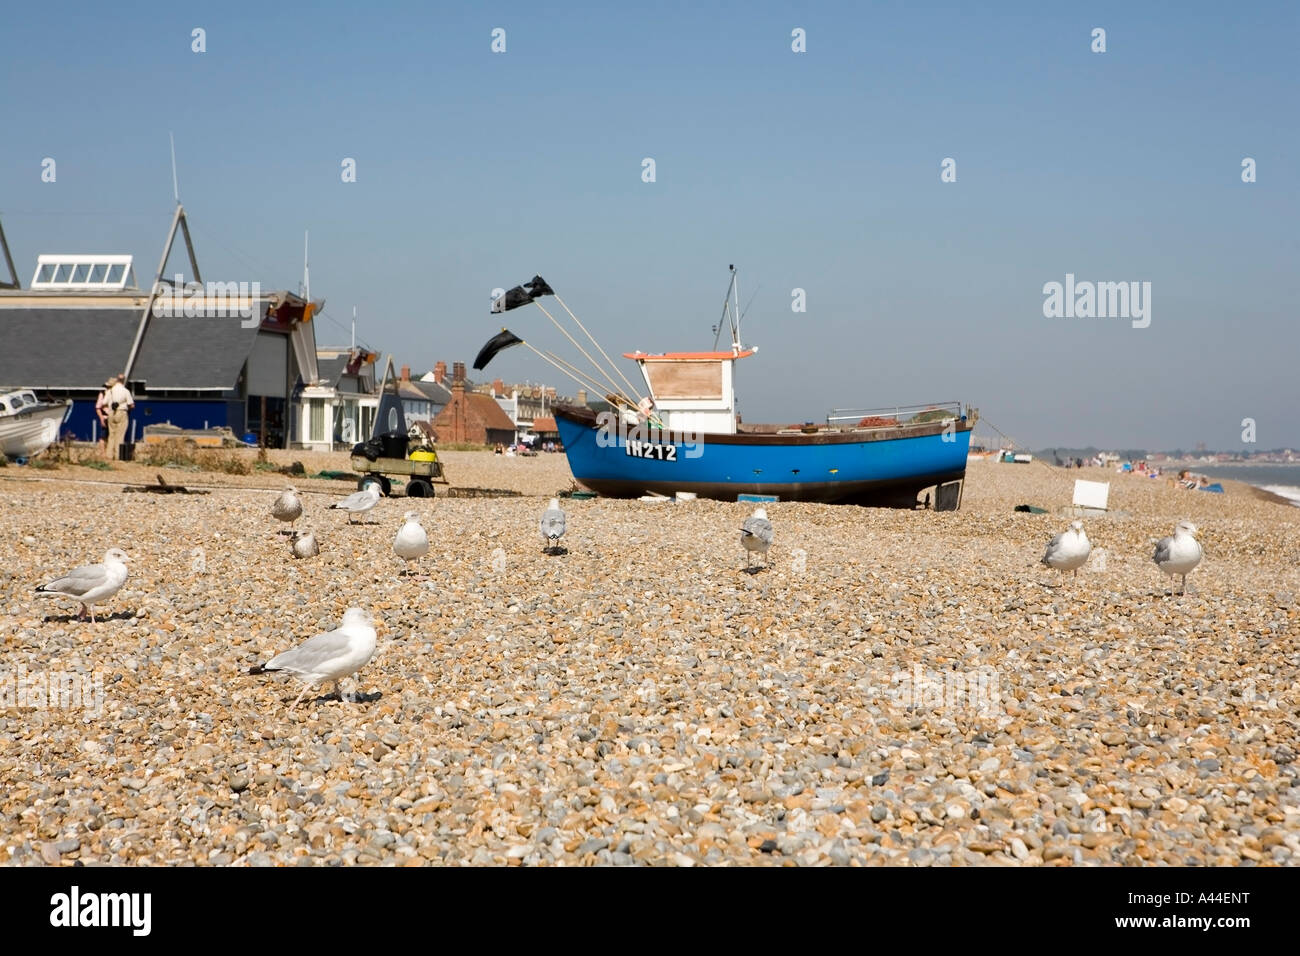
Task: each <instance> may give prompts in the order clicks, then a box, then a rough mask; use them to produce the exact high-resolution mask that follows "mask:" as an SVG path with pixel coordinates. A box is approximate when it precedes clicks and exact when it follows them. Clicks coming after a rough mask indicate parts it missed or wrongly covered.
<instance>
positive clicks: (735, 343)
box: [731, 265, 740, 352]
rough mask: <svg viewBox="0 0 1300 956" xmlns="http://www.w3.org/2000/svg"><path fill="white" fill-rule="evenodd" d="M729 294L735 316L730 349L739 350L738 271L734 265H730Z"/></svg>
mask: <svg viewBox="0 0 1300 956" xmlns="http://www.w3.org/2000/svg"><path fill="white" fill-rule="evenodd" d="M731 295H732V311H733V314H734V315H735V317H736V321H735V322H733V323H732V325H731V351H733V352H739V351H740V273H738V272H737V271H736V267H735V266H734V265H733V266H732V267H731Z"/></svg>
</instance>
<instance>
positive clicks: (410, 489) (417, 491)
mask: <svg viewBox="0 0 1300 956" xmlns="http://www.w3.org/2000/svg"><path fill="white" fill-rule="evenodd" d="M406 497H408V498H432V497H433V485H431V484H430V483H429V482H427V481H425V480H424V479H423V478H412V479H411V480H410V482H409V483H408V484H407V486H406Z"/></svg>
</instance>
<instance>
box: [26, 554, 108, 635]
mask: <svg viewBox="0 0 1300 956" xmlns="http://www.w3.org/2000/svg"><path fill="white" fill-rule="evenodd" d="M126 562H127V557H126V553H125V552H124V551H122V550H121V549H120V548H109V549H108V551H107V552H105V553H104V563H103V564H87V565H85V566H84V567H80V568H77V569H76V570H73V571H69V572H68V573H67V574H65V575H64V576H63V577H61V578H58V579H57V580H54V581H51V582H50V583H49V584H42V585H41V586H40V587H38V588H37V589H36V593H37V594H41V595H46V596H49V595H62V596H64V597H70V598H75V599H76V600H78V601H80V602H81V615H80V619H81V620H85V618H86V612H87V611H90V623H91V624H94V623H95V609H94V606H93V605H95V604H96V603H98V602H99V601H103V600H104V599H105V598H111V597H112V596H113V595H114V594H116V593H117V592H118V591H120V590H122V585H123V584H125V583H126Z"/></svg>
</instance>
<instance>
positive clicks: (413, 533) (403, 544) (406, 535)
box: [393, 511, 429, 574]
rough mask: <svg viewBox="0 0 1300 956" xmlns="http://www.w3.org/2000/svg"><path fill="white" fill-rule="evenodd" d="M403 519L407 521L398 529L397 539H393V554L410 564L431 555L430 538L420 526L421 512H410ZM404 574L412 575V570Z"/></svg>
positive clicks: (408, 569)
mask: <svg viewBox="0 0 1300 956" xmlns="http://www.w3.org/2000/svg"><path fill="white" fill-rule="evenodd" d="M403 517H404V518H405V519H406V520H405V521H404V522H403V523H402V526H401V527H400V528H398V529H397V537H395V538H393V553H394V554H396V555H397V556H398V557H399V558H401V559H402V560H403V561H406V562H407V563H408V564H409V563H410V562H411V561H416V560H418V559H420V558H422V557H424V556H425V555H426V554H428V553H429V536H428V535H427V534H425V533H424V528H423V527H421V526H420V514H419V512H417V511H408V512H407V513H406V514H405V515H404V516H403ZM403 573H405V574H410V573H411V570H410V568H409V567H408V568H407V569H406V570H405V571H404V572H403Z"/></svg>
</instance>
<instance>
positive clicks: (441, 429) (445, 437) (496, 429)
mask: <svg viewBox="0 0 1300 956" xmlns="http://www.w3.org/2000/svg"><path fill="white" fill-rule="evenodd" d="M433 427H434V429H435V430H436V431H437V433H438V440H439V441H442V442H455V443H466V444H473V445H496V444H502V445H510V444H513V443H514V441H515V423H514V422H513V421H511V420H510V416H509V415H507V414H506V413H505V412H504V411H503V410H502V409H501V406H500V405H498V404H497V403H496V401H495V399H493V397H492V396H491V395H489V394H487V393H486V392H477V391H474V390H472V389H471V388H469V387H467V382H466V379H465V363H464V362H456V363H454V364H453V367H452V381H451V400H450V401H449V402H448V403H447V405H446V407H445V408H443V409H442V411H441V412H439V413H438V416H437V417H436V418H435V419H434V421H433Z"/></svg>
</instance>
